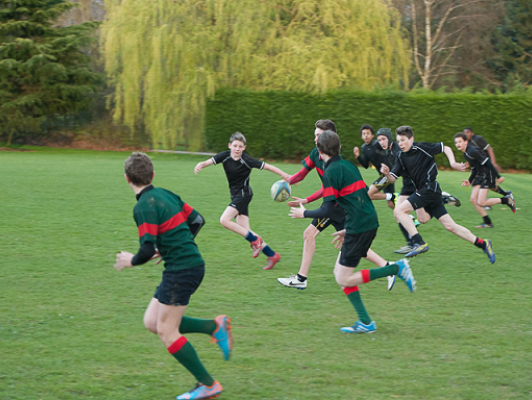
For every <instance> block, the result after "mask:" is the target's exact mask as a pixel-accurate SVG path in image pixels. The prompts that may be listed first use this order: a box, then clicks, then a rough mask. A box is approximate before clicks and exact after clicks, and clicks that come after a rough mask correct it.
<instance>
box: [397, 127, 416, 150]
mask: <svg viewBox="0 0 532 400" xmlns="http://www.w3.org/2000/svg"><path fill="white" fill-rule="evenodd" d="M395 136H396V138H397V140H396V141H397V144H398V145H399V147H400V148H401V150H403V151H408V150H410V149H411V148H412V146H413V144H414V131H413V130H412V128H410V127H409V126H408V125H404V126H400V127H399V128H397V129H396V130H395Z"/></svg>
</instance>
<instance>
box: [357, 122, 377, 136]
mask: <svg viewBox="0 0 532 400" xmlns="http://www.w3.org/2000/svg"><path fill="white" fill-rule="evenodd" d="M364 129H369V130H370V131H371V134H372V135H375V131H374V130H373V127H372V126H371V125H368V124H364V125H362V126H361V127H360V136H362V131H363V130H364Z"/></svg>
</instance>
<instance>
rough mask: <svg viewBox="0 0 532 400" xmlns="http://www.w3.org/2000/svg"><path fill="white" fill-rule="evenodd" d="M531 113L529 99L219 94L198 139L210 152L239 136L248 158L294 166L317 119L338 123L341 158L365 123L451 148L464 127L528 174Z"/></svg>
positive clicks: (309, 140)
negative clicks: (405, 128)
mask: <svg viewBox="0 0 532 400" xmlns="http://www.w3.org/2000/svg"><path fill="white" fill-rule="evenodd" d="M531 107H532V96H530V95H529V94H521V95H483V94H470V93H452V94H445V93H439V92H428V91H424V90H423V91H413V92H410V93H405V92H400V91H396V92H392V91H385V92H384V91H377V92H362V91H332V92H328V93H325V94H309V93H298V92H280V91H279V92H274V91H270V92H253V91H247V90H221V91H219V92H217V93H216V97H215V98H214V99H212V100H209V101H208V102H207V112H206V124H205V135H206V141H207V148H208V149H209V150H212V151H216V152H218V151H222V150H224V149H226V148H227V141H228V139H229V136H230V135H231V134H232V133H233V132H235V131H240V132H242V133H243V134H244V135H245V136H246V139H247V141H248V144H247V151H248V152H249V153H250V154H251V155H253V156H255V157H267V158H273V159H283V158H284V159H294V158H298V157H299V158H301V157H303V156H305V155H307V154H308V153H309V151H310V150H311V149H312V147H313V146H314V142H313V136H314V133H313V132H314V123H315V122H316V120H317V119H326V118H328V119H331V120H333V121H334V122H335V123H336V124H337V128H338V133H339V134H340V137H341V138H342V153H343V154H344V155H345V156H349V157H350V158H352V157H353V156H352V149H353V147H354V146H355V145H356V146H359V145H360V144H361V143H362V141H361V139H360V135H359V129H360V126H361V125H362V124H364V123H368V124H371V125H372V126H373V127H374V128H375V130H377V129H378V128H379V127H383V126H387V127H389V128H391V129H392V130H395V128H397V127H398V126H401V125H410V126H412V128H413V130H414V134H415V137H416V140H417V141H428V142H431V141H433V142H437V141H443V142H444V143H445V144H446V145H448V146H450V147H452V148H454V145H453V136H454V134H455V133H456V132H458V131H462V130H463V128H464V127H466V126H470V127H472V128H473V129H474V131H475V133H477V134H479V135H481V136H484V137H485V138H486V139H487V140H488V142H489V143H490V144H491V145H492V146H493V147H494V149H495V154H496V156H497V162H498V164H499V165H501V167H503V168H519V169H527V170H532V154H531V153H530V148H531V147H532V135H530V126H531V124H532V115H531V113H530V110H531V109H532V108H531ZM456 154H458V155H459V153H458V152H456ZM443 158H445V157H443ZM461 159H462V156H461V155H460V156H459V157H458V160H461Z"/></svg>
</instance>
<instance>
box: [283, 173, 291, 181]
mask: <svg viewBox="0 0 532 400" xmlns="http://www.w3.org/2000/svg"><path fill="white" fill-rule="evenodd" d="M291 177H292V175H288V174H287V173H283V174H282V175H281V178H283V181H286V182H288V183H290V178H291Z"/></svg>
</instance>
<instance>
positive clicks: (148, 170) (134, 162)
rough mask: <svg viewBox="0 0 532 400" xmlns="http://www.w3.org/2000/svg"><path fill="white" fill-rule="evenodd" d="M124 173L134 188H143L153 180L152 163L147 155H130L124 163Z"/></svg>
mask: <svg viewBox="0 0 532 400" xmlns="http://www.w3.org/2000/svg"><path fill="white" fill-rule="evenodd" d="M124 171H125V173H126V175H127V177H128V178H129V180H130V181H131V183H132V184H133V185H135V186H145V185H149V184H150V183H151V180H152V179H153V163H152V162H151V159H150V157H148V155H147V154H144V153H141V152H140V151H139V152H134V153H131V155H130V156H129V157H128V158H127V160H126V162H125V163H124Z"/></svg>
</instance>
